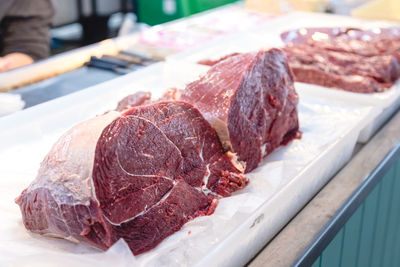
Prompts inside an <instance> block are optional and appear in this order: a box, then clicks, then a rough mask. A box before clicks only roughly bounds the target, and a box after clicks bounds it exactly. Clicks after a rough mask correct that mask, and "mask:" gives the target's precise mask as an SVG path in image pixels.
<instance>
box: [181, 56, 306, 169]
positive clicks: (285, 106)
mask: <svg viewBox="0 0 400 267" xmlns="http://www.w3.org/2000/svg"><path fill="white" fill-rule="evenodd" d="M216 62H217V63H216V64H214V65H213V66H212V67H211V68H210V70H209V71H208V72H207V73H206V74H205V75H204V76H202V77H201V78H200V79H199V80H197V81H194V82H192V83H190V84H189V85H187V87H186V89H185V90H182V91H181V95H180V97H179V98H180V99H181V100H183V101H186V102H189V103H191V104H193V105H194V106H195V107H197V108H198V109H199V110H200V112H201V113H202V114H203V116H204V117H205V118H206V119H207V120H208V121H209V122H210V123H211V125H212V126H213V127H214V128H215V129H216V130H217V133H218V135H219V138H220V140H221V142H222V144H223V146H224V148H225V149H226V150H230V151H232V152H234V153H237V156H238V158H239V160H240V161H242V162H245V164H246V170H245V172H249V171H251V170H253V169H255V168H256V167H257V166H258V164H259V163H260V162H261V160H262V159H263V158H264V157H265V156H266V155H268V154H269V153H271V152H272V151H273V150H274V149H275V148H277V147H278V146H280V145H284V144H286V143H288V142H289V141H290V140H292V139H293V138H296V137H299V136H300V132H299V131H298V130H299V123H298V116H297V103H298V95H297V93H296V91H295V89H294V85H293V75H292V72H291V70H290V69H289V66H288V64H287V60H286V56H285V55H284V54H283V52H282V51H281V50H279V49H270V50H268V51H259V52H257V53H244V54H238V55H236V54H233V55H231V56H227V57H223V58H222V61H220V62H218V61H216Z"/></svg>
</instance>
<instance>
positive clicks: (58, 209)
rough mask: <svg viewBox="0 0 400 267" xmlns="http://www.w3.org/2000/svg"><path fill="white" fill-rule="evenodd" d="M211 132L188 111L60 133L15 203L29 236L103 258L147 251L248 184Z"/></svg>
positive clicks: (169, 109) (101, 121)
mask: <svg viewBox="0 0 400 267" xmlns="http://www.w3.org/2000/svg"><path fill="white" fill-rule="evenodd" d="M242 173H243V167H242V166H241V165H240V164H238V163H237V162H235V161H234V158H233V157H231V155H230V154H229V153H225V154H224V153H223V149H222V146H221V144H220V142H219V141H218V137H217V134H216V132H215V130H214V129H213V128H212V127H211V126H210V124H209V123H208V122H207V121H206V120H205V119H204V118H203V117H202V116H201V114H200V112H199V111H198V110H197V109H196V108H194V107H193V106H191V105H190V104H188V103H183V102H179V101H167V102H160V103H156V104H151V105H146V106H138V107H135V108H132V109H129V110H127V111H125V112H124V113H122V114H121V113H119V112H115V111H112V112H109V113H106V114H104V115H102V116H98V117H96V118H93V119H91V120H88V121H85V122H83V123H81V124H78V125H76V126H75V127H73V128H72V129H71V130H69V131H68V132H67V133H66V134H64V135H63V136H62V137H61V138H60V139H59V140H58V141H57V142H56V144H55V145H54V146H53V148H52V149H51V151H50V152H49V153H48V155H47V156H46V157H45V159H44V160H43V162H42V163H41V166H40V169H39V172H38V176H37V178H36V180H34V181H33V182H32V184H31V185H29V187H28V188H27V189H25V190H24V191H23V192H22V193H21V195H20V196H19V197H18V198H17V199H16V203H17V204H18V205H19V206H20V209H21V212H22V215H23V222H24V224H25V227H26V228H27V229H28V230H31V231H32V232H35V233H39V234H43V235H48V236H54V237H61V238H66V239H69V240H71V241H76V242H78V241H84V242H89V243H90V244H92V245H94V246H96V247H99V248H101V249H106V248H108V247H110V246H111V245H112V244H113V243H115V242H116V241H117V240H118V239H120V238H123V239H124V240H125V241H126V242H127V243H128V245H129V247H130V249H131V250H132V252H133V253H134V254H140V253H142V252H145V251H147V250H149V249H152V248H153V247H155V246H156V245H157V244H159V243H160V242H161V241H162V240H163V239H165V238H166V237H167V236H169V235H171V234H173V233H174V232H176V231H178V230H179V229H180V228H181V227H182V226H183V225H184V224H185V223H186V222H188V221H190V220H192V219H193V218H195V217H197V216H202V215H209V214H212V213H213V211H214V210H215V208H216V205H217V203H218V199H219V198H220V197H225V196H229V195H231V193H232V192H234V191H235V190H237V189H240V188H242V187H244V186H245V185H246V184H247V180H246V178H245V177H244V176H243V174H242Z"/></svg>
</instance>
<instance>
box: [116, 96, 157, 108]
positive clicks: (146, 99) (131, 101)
mask: <svg viewBox="0 0 400 267" xmlns="http://www.w3.org/2000/svg"><path fill="white" fill-rule="evenodd" d="M150 101H151V93H150V92H136V93H134V94H131V95H128V96H126V97H124V98H122V99H121V100H120V101H119V102H118V105H117V108H116V109H115V110H116V111H124V110H127V109H130V108H133V107H137V106H141V105H147V104H150Z"/></svg>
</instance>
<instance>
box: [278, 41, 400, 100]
mask: <svg viewBox="0 0 400 267" xmlns="http://www.w3.org/2000/svg"><path fill="white" fill-rule="evenodd" d="M284 51H285V53H286V55H287V57H288V60H289V65H290V67H291V69H292V71H293V73H294V75H295V79H296V81H299V82H306V83H313V84H318V85H322V86H326V87H337V88H339V89H343V90H346V91H352V92H360V93H374V92H382V91H385V90H387V89H388V88H390V87H391V86H392V85H393V83H394V82H395V81H396V80H397V79H398V78H399V77H400V62H399V60H398V59H397V58H396V57H395V56H393V55H382V56H371V57H365V56H360V55H358V54H350V53H342V52H336V51H331V50H326V49H323V48H319V47H315V46H308V45H304V44H300V45H288V46H286V47H285V48H284Z"/></svg>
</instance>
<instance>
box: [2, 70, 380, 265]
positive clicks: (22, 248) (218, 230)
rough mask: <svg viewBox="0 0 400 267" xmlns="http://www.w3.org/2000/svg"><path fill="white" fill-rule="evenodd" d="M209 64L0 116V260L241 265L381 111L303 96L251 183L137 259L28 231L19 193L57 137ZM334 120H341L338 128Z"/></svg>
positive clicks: (111, 84) (344, 157)
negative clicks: (288, 128) (292, 128)
mask: <svg viewBox="0 0 400 267" xmlns="http://www.w3.org/2000/svg"><path fill="white" fill-rule="evenodd" d="M205 70H206V69H204V68H201V67H199V66H193V65H189V64H163V63H159V64H156V65H153V66H150V67H149V68H146V69H143V70H139V71H137V72H134V73H132V74H129V75H126V76H123V77H121V78H117V79H115V80H112V81H108V82H105V83H103V84H100V85H97V86H94V87H91V88H88V89H86V90H83V91H79V92H76V93H74V94H70V95H67V96H65V97H62V98H59V99H56V100H53V101H49V102H46V103H44V104H41V105H37V106H35V107H32V108H30V109H27V110H24V111H21V112H18V113H15V114H12V115H10V116H7V117H3V118H0V162H1V164H0V176H1V177H2V179H0V190H1V194H0V217H1V218H2V223H1V224H0V255H1V257H0V265H1V266H3V265H6V266H8V265H12V266H27V265H29V266H32V265H34V266H54V265H57V266H87V265H95V264H96V265H97V266H132V265H135V266H144V265H146V266H160V265H163V266H165V265H166V266H191V265H194V264H198V265H201V266H206V265H219V266H239V265H242V264H244V263H246V262H247V261H248V260H249V259H250V258H252V257H253V256H254V254H255V253H256V252H257V251H258V250H259V249H260V248H261V247H262V246H263V245H264V244H265V243H266V242H267V241H268V240H269V239H270V238H271V237H273V236H274V235H275V234H276V233H277V231H279V229H281V227H282V226H283V225H284V224H285V223H286V222H287V221H288V220H289V219H290V218H291V217H292V216H294V214H296V212H297V211H298V210H299V209H300V208H301V207H302V206H303V205H305V204H306V203H307V201H309V199H311V197H312V196H313V195H314V194H315V193H316V192H317V191H318V190H319V189H320V188H321V187H322V186H323V185H324V184H325V183H326V182H327V181H328V179H329V178H330V177H331V176H332V175H333V174H334V173H335V172H336V171H337V170H339V169H340V168H341V167H342V166H343V164H345V163H346V162H347V161H348V159H349V158H350V156H351V153H352V151H353V148H354V146H355V143H356V140H357V137H358V135H359V132H360V129H362V128H363V127H365V125H366V124H368V123H369V120H370V118H371V115H372V114H373V113H374V112H375V110H374V109H373V108H371V107H365V106H355V105H353V106H348V105H340V104H331V103H328V102H327V101H325V100H323V99H321V98H318V97H310V96H304V97H302V98H301V102H300V104H299V117H300V123H301V130H302V131H303V138H302V139H301V140H294V141H292V142H291V143H290V144H289V145H288V146H286V147H281V148H279V149H277V150H276V151H275V152H274V153H272V154H271V155H270V156H268V157H267V158H266V160H265V161H264V162H263V163H262V165H261V166H260V167H259V168H257V169H256V170H254V171H253V172H252V173H250V174H249V178H250V179H251V182H250V184H249V186H248V187H247V188H245V189H244V190H241V191H239V192H237V193H236V194H234V196H232V197H230V198H225V199H221V201H220V204H219V206H218V207H217V209H216V211H215V213H214V214H213V215H211V216H205V217H199V218H196V219H195V220H193V221H191V222H189V223H187V224H186V225H185V226H184V227H183V228H182V229H181V230H180V231H179V232H177V233H175V234H173V235H171V236H170V237H168V238H167V239H166V240H164V241H163V242H162V243H161V244H160V245H159V246H157V247H156V248H155V249H153V250H151V251H149V252H148V253H145V254H142V255H140V256H138V257H133V256H132V255H131V253H130V252H129V249H128V248H127V246H126V244H125V243H124V242H118V243H117V244H116V245H115V246H113V247H112V248H111V249H110V250H108V251H107V252H99V251H98V250H96V249H92V248H90V247H88V246H86V245H83V244H73V243H70V242H68V241H65V240H60V239H54V238H46V237H42V236H38V235H35V234H31V233H29V232H28V231H26V230H25V228H24V226H23V224H22V219H21V214H20V211H19V208H18V206H17V205H16V204H14V203H13V201H14V198H15V197H17V196H18V195H19V194H20V192H21V191H22V190H23V189H24V188H25V187H26V186H27V185H28V184H29V183H30V182H31V181H32V180H33V179H34V177H35V176H36V172H37V169H38V167H39V164H40V161H41V160H42V159H43V157H44V156H45V154H46V153H47V152H48V151H49V149H50V147H51V145H52V144H53V143H54V142H55V141H56V140H57V139H58V137H59V136H60V135H61V134H62V133H63V132H65V131H66V130H68V129H69V128H70V127H72V126H73V125H74V124H76V123H78V122H81V121H82V120H84V119H87V118H90V117H92V116H95V115H96V114H101V113H103V112H105V111H107V110H110V109H112V108H114V107H115V106H116V104H117V102H118V100H119V99H120V98H122V97H123V96H125V95H127V94H129V93H133V92H135V91H137V90H151V91H152V92H153V93H154V94H155V95H160V94H161V93H162V92H163V91H164V90H165V89H166V88H168V87H171V86H173V85H177V86H178V87H182V86H183V85H184V84H185V83H187V82H188V81H190V80H193V79H195V78H196V77H197V76H199V74H200V73H202V72H204V71H205ZM333 125H335V127H332V126H333Z"/></svg>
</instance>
